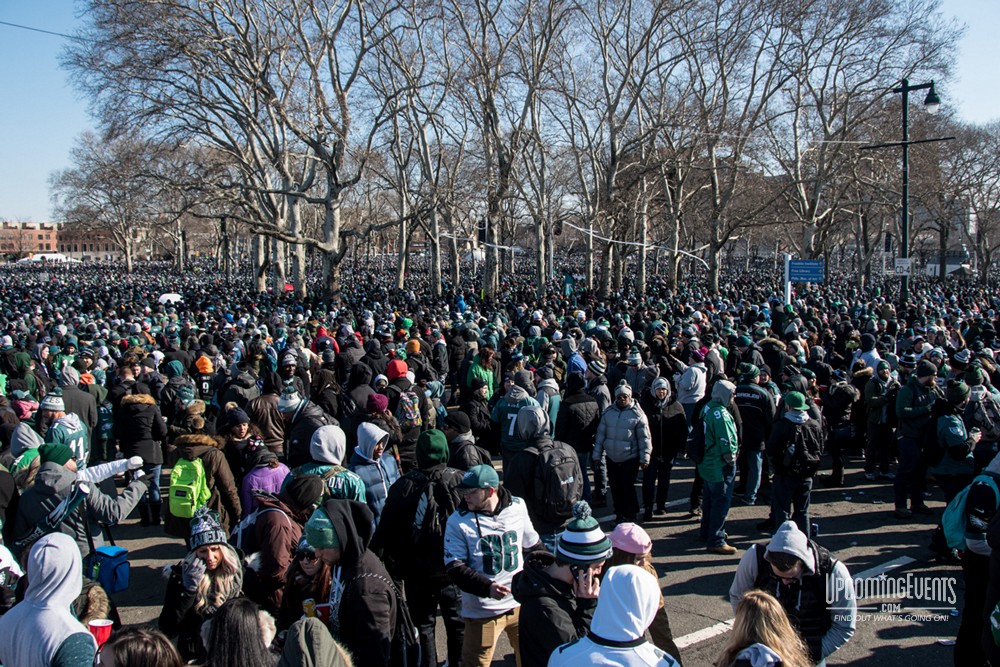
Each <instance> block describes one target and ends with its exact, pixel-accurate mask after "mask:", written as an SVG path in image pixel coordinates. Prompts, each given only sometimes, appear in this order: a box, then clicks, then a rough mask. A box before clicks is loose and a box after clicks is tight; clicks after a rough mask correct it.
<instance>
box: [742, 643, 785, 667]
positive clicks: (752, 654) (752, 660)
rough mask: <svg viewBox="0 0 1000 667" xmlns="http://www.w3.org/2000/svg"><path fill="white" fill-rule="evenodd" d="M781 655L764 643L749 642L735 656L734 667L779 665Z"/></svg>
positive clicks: (776, 666)
mask: <svg viewBox="0 0 1000 667" xmlns="http://www.w3.org/2000/svg"><path fill="white" fill-rule="evenodd" d="M782 664H783V663H782V661H781V656H780V655H778V654H777V653H775V652H774V651H772V650H771V649H770V648H768V647H767V646H765V645H764V644H751V645H750V646H747V647H746V648H745V649H743V650H742V651H740V652H739V654H738V655H737V656H736V663H735V665H736V667H771V666H772V665H773V666H774V667H780V666H781V665H782Z"/></svg>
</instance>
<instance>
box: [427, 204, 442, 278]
mask: <svg viewBox="0 0 1000 667" xmlns="http://www.w3.org/2000/svg"><path fill="white" fill-rule="evenodd" d="M430 216H431V225H430V226H431V234H430V238H429V239H428V241H429V242H430V244H431V293H432V294H433V295H434V296H436V297H440V296H441V221H440V218H439V216H438V212H437V206H432V207H431V212H430Z"/></svg>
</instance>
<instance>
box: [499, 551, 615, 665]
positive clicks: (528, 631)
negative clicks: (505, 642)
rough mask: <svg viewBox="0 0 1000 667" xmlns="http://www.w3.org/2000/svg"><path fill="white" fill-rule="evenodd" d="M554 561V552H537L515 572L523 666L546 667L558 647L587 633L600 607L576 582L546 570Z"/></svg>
mask: <svg viewBox="0 0 1000 667" xmlns="http://www.w3.org/2000/svg"><path fill="white" fill-rule="evenodd" d="M554 562H555V556H553V555H552V554H550V553H548V552H546V551H536V552H534V553H532V554H530V555H529V556H528V557H527V558H526V559H525V563H524V569H523V570H521V571H520V572H518V573H517V574H516V575H514V584H513V586H512V589H513V594H514V599H515V600H517V601H518V602H520V603H521V620H520V621H519V623H520V627H521V632H520V635H521V637H520V643H521V664H522V666H523V667H544V666H545V665H547V664H548V662H549V656H551V655H552V652H553V651H554V650H555V649H556V648H558V647H559V646H561V645H562V644H566V643H567V642H571V641H575V640H577V639H579V638H581V637H584V636H586V634H587V631H588V630H589V629H590V621H591V619H592V618H593V616H594V609H595V608H596V607H597V600H596V599H587V598H577V597H576V596H575V595H574V594H573V586H572V584H568V583H566V582H565V581H562V580H561V579H554V578H553V577H551V576H549V575H548V574H547V573H546V572H545V569H546V568H547V567H548V566H549V565H552V564H553V563H554Z"/></svg>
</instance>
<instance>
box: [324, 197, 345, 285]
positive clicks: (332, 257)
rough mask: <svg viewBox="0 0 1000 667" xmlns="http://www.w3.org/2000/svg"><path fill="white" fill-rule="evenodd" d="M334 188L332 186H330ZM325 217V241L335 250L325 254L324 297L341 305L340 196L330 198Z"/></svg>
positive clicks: (327, 201)
mask: <svg viewBox="0 0 1000 667" xmlns="http://www.w3.org/2000/svg"><path fill="white" fill-rule="evenodd" d="M328 187H330V188H332V187H333V186H332V185H329V184H328ZM325 206H326V210H325V212H324V217H323V240H324V242H326V244H327V245H328V246H331V247H332V248H333V250H332V251H330V252H325V253H323V282H324V284H325V285H326V289H325V294H324V296H325V297H326V298H327V299H330V300H331V301H333V302H334V303H335V304H339V303H340V259H341V258H340V251H341V245H340V244H341V240H340V196H339V195H337V196H335V197H328V198H327V200H326V203H325Z"/></svg>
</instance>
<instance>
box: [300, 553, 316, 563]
mask: <svg viewBox="0 0 1000 667" xmlns="http://www.w3.org/2000/svg"><path fill="white" fill-rule="evenodd" d="M316 558H318V556H316V552H314V551H303V552H301V553H300V554H299V560H310V561H312V560H316Z"/></svg>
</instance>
